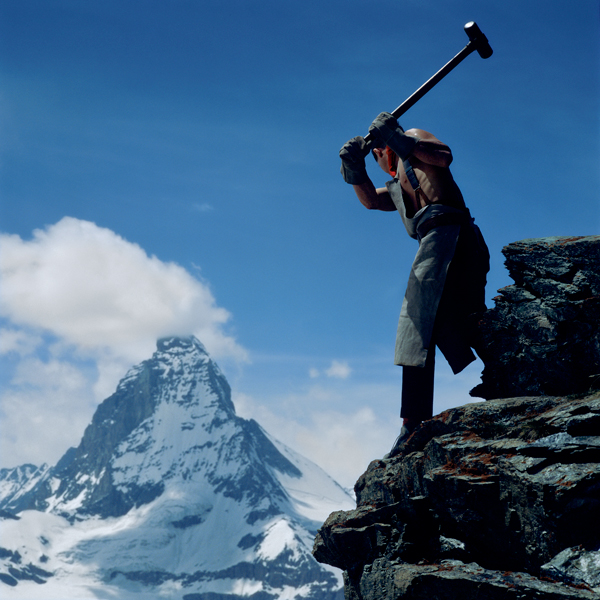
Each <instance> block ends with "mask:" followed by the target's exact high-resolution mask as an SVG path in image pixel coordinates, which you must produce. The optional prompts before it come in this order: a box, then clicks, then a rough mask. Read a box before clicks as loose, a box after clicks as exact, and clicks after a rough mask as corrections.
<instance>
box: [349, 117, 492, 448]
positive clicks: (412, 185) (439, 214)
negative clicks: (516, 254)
mask: <svg viewBox="0 0 600 600" xmlns="http://www.w3.org/2000/svg"><path fill="white" fill-rule="evenodd" d="M369 133H370V134H371V137H372V138H373V143H372V144H371V145H372V153H373V156H374V157H375V160H376V161H377V163H378V165H379V166H380V167H381V168H382V169H383V170H384V171H385V172H386V173H388V174H390V175H391V176H392V177H393V179H392V180H391V181H389V182H388V183H387V184H386V187H385V188H375V186H374V185H373V183H372V181H371V180H370V178H369V176H368V175H367V171H366V165H365V156H366V155H367V154H368V153H369V149H368V148H367V144H366V143H365V140H364V138H362V137H356V138H353V139H351V140H350V141H349V142H347V143H346V144H345V145H344V146H343V147H342V149H341V150H340V157H341V159H342V169H341V171H342V175H343V177H344V180H345V181H346V182H347V183H350V184H352V185H353V187H354V191H355V192H356V195H357V197H358V199H359V200H360V202H361V203H362V204H363V205H364V206H365V207H366V208H368V209H376V210H383V211H395V210H397V211H398V212H399V213H400V216H401V217H402V220H403V222H404V225H405V227H406V230H407V232H408V234H409V235H410V236H411V237H413V238H415V239H417V240H418V241H419V250H418V251H417V255H416V257H415V259H414V262H413V266H412V269H411V274H410V277H409V280H408V285H407V290H406V294H405V297H404V301H403V304H402V310H401V312H400V319H399V323H398V332H397V335H396V353H395V360H394V362H395V364H397V365H401V366H402V367H403V373H402V407H401V411H400V416H401V418H402V419H403V425H402V429H401V431H400V436H399V437H398V439H397V440H396V442H395V444H394V446H393V448H392V451H391V452H390V453H389V454H388V455H387V456H388V457H390V456H394V455H396V454H398V453H399V452H400V451H401V450H402V448H403V446H404V444H405V442H406V440H407V439H408V438H409V437H410V436H411V435H412V433H413V432H414V431H415V430H416V429H417V427H418V426H419V424H420V423H421V422H422V421H424V420H427V419H430V418H431V417H432V416H433V380H434V369H435V348H436V346H437V347H439V349H440V350H441V352H442V354H443V355H444V357H445V358H446V359H447V360H448V362H449V363H450V366H451V368H452V370H453V372H454V373H459V372H460V371H462V370H463V369H464V368H465V367H466V366H467V365H468V364H469V363H471V362H472V361H473V360H475V355H474V354H473V351H472V350H471V346H472V344H473V341H472V335H471V331H470V330H471V328H472V325H473V323H472V321H473V315H474V314H476V313H479V312H482V311H484V310H485V283H486V274H487V272H488V270H489V253H488V250H487V247H486V245H485V242H484V240H483V237H482V236H481V232H480V231H479V228H478V227H477V226H476V225H475V224H474V220H473V219H472V218H471V214H470V212H469V210H468V209H467V207H466V206H465V202H464V199H463V196H462V194H461V192H460V189H459V188H458V186H457V185H456V183H455V181H454V179H453V177H452V174H451V173H450V169H449V166H450V164H451V163H452V152H451V151H450V148H449V147H448V146H447V145H446V144H444V143H442V142H440V140H438V139H437V138H436V137H435V136H434V135H432V134H431V133H428V132H427V131H424V130H422V129H409V130H408V131H406V132H405V131H404V130H403V129H402V127H401V126H400V125H399V124H398V123H397V121H396V119H394V117H393V116H392V115H391V114H389V113H381V114H380V115H379V116H378V117H377V118H376V119H375V120H374V121H373V123H372V125H371V127H370V128H369Z"/></svg>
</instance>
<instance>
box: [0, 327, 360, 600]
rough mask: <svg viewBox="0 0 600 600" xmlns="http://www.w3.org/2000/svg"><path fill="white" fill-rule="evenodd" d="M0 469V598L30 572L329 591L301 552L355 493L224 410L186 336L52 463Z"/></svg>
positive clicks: (187, 597)
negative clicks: (0, 482)
mask: <svg viewBox="0 0 600 600" xmlns="http://www.w3.org/2000/svg"><path fill="white" fill-rule="evenodd" d="M13 471H14V472H13ZM4 476H5V477H4V483H3V485H4V487H3V488H1V489H3V490H4V491H5V492H6V493H5V494H4V495H3V496H2V497H0V509H2V510H3V511H4V512H3V513H2V515H0V517H4V518H2V519H0V523H1V526H2V531H1V536H2V537H1V539H2V541H1V543H0V545H1V546H2V548H0V590H1V591H0V594H1V595H2V597H5V594H6V597H13V598H21V597H23V598H32V597H40V595H39V594H40V587H39V586H40V585H41V584H44V585H43V590H44V592H43V593H44V597H62V598H77V599H78V600H79V599H82V598H98V597H107V596H108V595H112V596H114V597H118V598H120V599H121V600H123V599H125V598H135V599H142V598H148V599H150V598H152V599H155V598H157V597H168V598H173V599H176V600H182V599H183V600H239V599H240V598H247V597H253V598H254V599H255V600H274V599H275V598H288V597H289V598H294V597H297V598H298V599H300V598H311V599H312V598H314V599H315V600H316V599H322V600H333V599H334V598H336V597H338V596H339V595H340V590H341V576H340V574H339V572H337V571H336V570H335V569H331V568H323V566H321V565H319V564H318V563H317V562H316V561H315V560H314V558H313V557H312V556H311V553H310V550H311V546H312V539H313V538H314V535H315V533H316V530H317V527H318V525H319V524H320V523H321V522H322V520H323V519H324V518H325V516H326V515H327V514H328V513H329V512H330V511H331V510H332V509H333V508H334V507H337V506H339V504H343V505H345V506H346V507H350V506H353V505H354V502H353V500H352V499H351V498H350V497H349V496H348V494H347V493H346V492H345V491H344V490H342V489H341V488H340V487H339V486H338V485H337V484H336V483H335V482H334V481H333V480H332V479H331V478H329V477H328V476H327V475H326V474H325V473H324V472H323V471H322V470H321V469H319V468H318V467H317V466H316V465H314V464H313V463H311V462H310V461H308V460H306V459H304V458H303V457H301V456H299V455H297V454H296V453H294V452H292V451H291V450H290V449H288V448H286V447H285V446H284V445H282V444H281V443H279V442H278V441H277V440H275V439H273V438H271V437H270V436H269V435H268V434H267V433H266V432H265V431H264V430H263V429H262V428H261V427H260V426H259V425H258V424H257V423H256V422H255V421H252V420H245V419H242V418H240V417H238V416H237V415H236V414H235V409H234V406H233V403H232V402H231V398H230V390H229V385H228V383H227V381H226V379H225V377H224V376H223V374H222V373H221V372H220V370H219V368H218V367H217V365H216V364H215V363H214V362H213V361H212V360H211V359H210V357H209V356H208V354H207V353H206V351H205V349H204V347H203V346H202V344H201V343H200V342H199V341H198V340H196V339H195V338H186V339H181V338H173V339H165V340H161V341H159V343H158V348H157V351H156V353H155V354H154V356H153V357H152V358H151V359H150V360H147V361H144V362H143V363H142V364H140V365H138V366H137V367H134V368H133V369H131V370H130V371H129V373H128V374H127V375H126V376H125V378H124V379H123V380H122V381H121V382H120V383H119V385H118V388H117V390H116V392H115V393H114V394H113V395H112V396H110V397H109V398H107V399H106V400H105V401H104V402H103V403H102V404H101V405H100V406H99V407H98V409H97V411H96V413H95V415H94V417H93V419H92V422H91V424H90V425H89V426H88V427H87V429H86V431H85V433H84V435H83V438H82V440H81V443H80V445H79V446H78V447H77V448H71V449H70V450H69V451H68V452H67V453H66V454H65V455H64V456H63V458H62V459H61V460H60V461H59V462H58V463H57V465H55V466H54V467H50V468H44V469H39V470H37V469H35V468H33V467H31V466H30V467H27V468H21V469H18V470H11V472H8V471H7V472H6V473H4ZM2 588H4V589H2Z"/></svg>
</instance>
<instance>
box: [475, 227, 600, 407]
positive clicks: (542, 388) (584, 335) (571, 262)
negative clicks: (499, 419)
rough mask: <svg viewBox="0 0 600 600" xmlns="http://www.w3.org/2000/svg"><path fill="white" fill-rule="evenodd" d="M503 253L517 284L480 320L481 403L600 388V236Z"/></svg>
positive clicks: (542, 242)
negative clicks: (487, 400)
mask: <svg viewBox="0 0 600 600" xmlns="http://www.w3.org/2000/svg"><path fill="white" fill-rule="evenodd" d="M502 253H503V254H504V256H505V258H506V267H507V269H508V272H509V274H510V276H511V278H512V279H514V281H515V284H514V285H509V286H507V287H505V288H502V289H501V290H499V292H500V296H498V297H496V298H495V303H496V306H495V307H494V308H493V309H491V310H488V311H487V312H486V313H485V314H484V315H483V317H482V319H481V320H480V322H479V334H480V340H479V344H480V348H478V351H479V352H480V355H481V357H482V359H483V361H484V363H485V368H484V370H483V375H482V378H481V379H482V384H481V385H480V386H477V387H476V388H475V389H474V390H473V391H472V392H471V393H472V395H473V396H477V397H481V398H486V399H490V398H510V397H515V396H523V395H543V394H546V395H550V396H552V395H559V394H573V393H579V392H585V391H587V390H588V389H589V388H590V387H594V388H595V389H599V388H600V327H599V326H598V323H600V236H584V237H551V238H542V239H534V240H523V241H520V242H515V243H513V244H509V245H508V246H506V247H505V248H504V249H503V250H502Z"/></svg>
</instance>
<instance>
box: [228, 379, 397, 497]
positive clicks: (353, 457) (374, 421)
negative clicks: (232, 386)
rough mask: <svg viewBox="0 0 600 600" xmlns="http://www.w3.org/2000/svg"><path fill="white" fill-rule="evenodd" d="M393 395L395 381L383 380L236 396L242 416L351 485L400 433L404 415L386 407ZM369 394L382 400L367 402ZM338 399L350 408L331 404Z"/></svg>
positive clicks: (340, 481) (346, 485) (237, 409)
mask: <svg viewBox="0 0 600 600" xmlns="http://www.w3.org/2000/svg"><path fill="white" fill-rule="evenodd" d="M395 396H397V389H396V388H395V387H389V388H388V387H387V386H382V385H361V386H356V387H349V388H348V389H345V390H343V391H341V392H340V391H339V390H327V389H325V388H323V387H320V386H312V387H310V388H309V389H308V390H306V391H304V392H303V393H295V394H291V395H288V396H278V397H277V398H264V397H263V398H261V399H260V400H256V399H255V398H254V397H252V396H251V395H249V394H243V393H240V392H236V391H234V394H233V401H234V403H235V407H236V411H237V413H238V414H239V415H240V416H241V417H244V418H247V419H249V418H253V419H255V420H256V421H258V423H260V425H261V426H262V427H264V428H265V429H266V431H268V432H269V433H270V434H273V435H274V436H275V437H276V438H277V439H278V440H280V441H281V442H283V443H284V444H286V445H287V446H289V447H290V448H292V449H293V450H295V451H296V452H299V453H300V454H302V455H303V456H305V457H307V458H308V459H310V460H312V461H313V462H314V463H316V464H317V465H319V466H320V467H321V468H322V469H324V470H325V472H327V473H328V474H329V475H331V476H332V477H333V478H334V479H335V480H336V481H337V482H338V483H340V484H341V485H343V486H345V487H347V488H352V487H353V486H354V483H355V482H356V480H357V479H358V477H359V476H360V475H361V473H363V472H364V471H365V470H366V468H367V467H368V465H369V463H370V462H371V461H372V460H374V459H376V458H381V457H382V456H383V455H384V454H385V453H386V452H388V451H389V449H390V448H391V447H392V444H393V442H394V440H395V439H396V436H397V435H398V432H399V430H400V419H399V418H390V414H393V413H390V412H389V411H388V410H386V408H385V407H386V405H388V404H389V401H386V400H387V399H389V398H390V397H391V398H392V403H393V402H394V401H395ZM369 399H378V400H377V402H376V403H375V404H374V405H373V406H367V405H366V404H365V402H366V401H367V400H369ZM340 404H342V405H345V406H348V407H352V409H348V410H343V409H342V410H339V409H337V408H333V407H330V406H333V405H335V406H339V405H340ZM324 406H327V408H323V407H324ZM271 407H273V408H271ZM275 407H276V408H275ZM396 415H397V412H396V413H395V415H394V416H396Z"/></svg>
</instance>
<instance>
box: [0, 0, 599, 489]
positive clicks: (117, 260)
mask: <svg viewBox="0 0 600 600" xmlns="http://www.w3.org/2000/svg"><path fill="white" fill-rule="evenodd" d="M472 20H473V21H476V22H477V24H478V25H479V27H480V28H481V29H482V31H483V32H484V33H485V34H486V36H487V37H488V39H489V41H490V44H491V46H492V48H493V50H494V54H493V55H492V57H490V58H489V59H487V60H483V59H482V58H480V57H479V55H478V54H477V53H474V54H472V55H470V56H469V57H468V58H466V59H465V60H464V61H463V62H462V63H461V64H460V65H459V66H458V67H457V68H456V69H455V70H454V71H452V72H451V73H450V74H449V75H448V76H447V77H446V78H445V79H444V80H443V81H442V82H440V83H439V84H438V85H437V86H436V87H434V88H433V89H432V90H431V91H430V92H429V93H428V94H427V95H426V96H425V97H424V98H423V99H421V100H420V101H419V102H418V103H417V104H416V105H415V106H413V107H412V108H411V109H410V110H409V111H408V112H407V113H406V114H405V115H404V116H403V117H401V119H400V122H401V124H402V125H403V126H404V127H405V128H410V127H418V128H421V129H425V130H427V131H430V132H432V133H433V134H434V135H435V136H436V137H437V138H439V139H440V140H442V141H443V142H445V143H447V144H448V145H449V146H450V147H451V149H452V152H453V155H454V163H453V165H452V167H451V170H452V173H453V175H454V177H455V179H456V181H457V183H458V185H459V186H460V188H461V190H462V192H463V195H464V196H465V199H466V202H467V205H468V206H469V208H470V210H471V212H472V214H473V216H474V217H475V219H476V222H477V223H478V224H479V226H480V227H481V229H482V231H483V233H484V236H485V238H486V241H487V243H488V246H489V248H490V252H491V255H492V260H491V272H490V274H489V278H488V287H487V304H488V307H490V308H491V307H493V306H494V301H493V298H494V296H496V295H497V290H498V289H499V288H501V287H503V286H506V285H510V284H511V283H512V280H511V279H510V277H509V276H508V273H507V271H506V269H505V268H504V266H503V256H502V254H501V250H502V248H503V247H504V246H505V245H507V244H509V243H511V242H513V241H517V240H521V239H526V238H537V237H545V236H556V235H566V236H573V235H596V234H599V233H600V201H599V200H600V198H599V192H598V190H599V189H600V185H599V184H600V170H599V168H598V167H599V164H600V163H599V158H600V144H599V140H600V135H599V134H600V121H599V115H600V111H599V108H600V102H599V99H600V75H599V74H600V69H599V67H600V59H599V58H600V45H599V7H598V3H597V2H596V0H578V2H567V1H566V0H561V1H558V0H550V1H548V0H546V1H543V2H542V1H541V0H530V1H529V2H523V1H522V0H505V1H504V2H492V1H484V0H448V1H444V2H440V1H434V0H418V1H417V0H406V1H403V2H402V1H399V0H376V1H372V2H365V1H364V0H344V1H341V0H319V1H315V0H306V1H304V2H301V3H300V2H281V1H280V2H275V1H273V0H260V1H255V0H243V1H241V0H231V1H229V2H226V3H225V2H222V1H220V0H219V1H216V0H203V1H199V0H197V1H191V0H190V1H182V0H171V1H170V2H157V1H153V0H144V1H141V0H119V1H118V2H117V1H114V0H103V1H102V2H99V1H96V0H89V1H87V2H80V1H77V0H53V1H52V2H48V1H47V0H5V1H4V2H3V3H2V5H1V7H0V394H1V396H0V436H1V439H0V444H1V445H0V467H3V468H4V467H6V468H8V467H14V466H16V465H19V464H23V463H33V464H36V465H39V464H41V463H43V462H47V463H50V464H54V463H55V462H56V461H57V460H58V459H59V458H60V456H62V454H63V453H64V452H65V451H66V450H67V448H68V447H70V446H76V445H78V443H79V440H80V438H81V436H82V434H83V431H84V429H85V427H86V425H87V424H88V423H89V422H90V420H91V417H92V415H93V413H94V410H95V408H96V406H97V405H98V403H99V402H101V401H102V400H103V399H104V398H106V397H108V396H109V395H110V394H111V393H112V392H113V391H114V389H115V387H116V385H117V383H118V381H119V379H120V378H121V377H123V376H124V374H125V372H126V371H127V369H128V368H129V367H131V366H132V365H134V364H137V363H139V362H140V361H142V360H144V359H147V358H149V357H150V356H151V354H152V353H153V351H154V349H155V343H156V340H157V339H158V338H160V337H163V336H168V335H190V334H193V335H196V336H197V337H198V338H199V339H200V340H201V341H202V342H203V343H204V344H205V345H206V347H207V349H208V350H209V352H210V353H211V355H212V356H213V358H214V359H215V360H216V361H217V363H218V364H219V365H220V366H221V368H222V370H223V371H224V372H225V374H226V376H227V378H228V380H229V382H230V384H231V386H232V390H233V399H234V402H235V404H236V408H237V411H238V414H240V415H241V416H243V417H245V418H255V419H256V420H257V421H258V422H259V423H260V424H261V425H262V426H263V427H264V428H265V429H266V430H267V431H268V432H269V433H271V434H272V435H274V436H275V437H277V438H278V439H280V440H281V441H282V442H284V443H286V444H287V445H288V446H290V447H291V448H293V449H294V450H297V451H299V452H301V453H302V454H304V455H305V456H306V457H308V458H310V459H311V460H313V461H315V462H316V463H317V464H319V465H320V466H322V467H323V468H324V469H325V470H326V471H327V472H329V473H330V474H331V475H332V476H333V477H334V478H336V479H337V480H338V481H339V482H340V483H341V484H342V485H345V486H347V487H352V486H353V484H354V482H355V480H356V479H357V478H358V476H359V475H360V474H361V473H362V472H363V471H364V470H365V468H366V467H367V465H368V464H369V462H370V461H371V460H373V459H375V458H379V457H381V456H382V455H383V454H384V453H385V452H387V451H388V450H389V448H390V447H391V445H392V443H393V441H394V439H395V437H396V435H397V433H398V431H399V428H400V419H399V416H398V414H399V406H400V384H401V369H399V368H398V367H396V366H394V365H393V352H394V340H395V332H396V325H397V320H398V314H399V311H400V306H401V302H402V297H403V294H404V289H405V284H406V280H407V278H408V273H409V270H410V266H411V263H412V259H413V257H414V255H415V253H416V249H417V248H416V242H415V241H414V240H412V239H410V238H409V237H408V236H407V235H406V233H405V231H404V228H403V226H402V223H401V220H400V217H399V215H398V214H397V213H388V212H378V211H367V210H366V209H364V208H363V207H362V206H361V205H360V203H359V202H358V200H357V199H356V197H355V196H354V194H353V191H352V189H351V187H350V186H348V185H347V184H345V183H344V181H343V180H342V178H341V175H340V172H339V167H340V161H339V156H338V151H339V148H340V147H341V146H342V145H343V143H344V142H345V141H346V140H348V139H349V138H351V137H354V136H356V135H364V134H366V132H367V131H368V127H369V124H370V123H371V121H372V120H373V118H375V116H377V114H378V113H379V112H381V111H392V110H393V109H394V108H396V107H397V106H398V105H400V104H401V103H402V102H403V101H404V100H405V99H406V98H407V97H409V96H410V95H411V94H412V93H413V92H414V91H415V90H416V89H417V88H418V87H420V86H421V84H423V83H424V82H425V81H426V80H427V79H429V77H431V76H432V75H433V74H434V73H435V72H437V71H438V70H439V69H440V68H441V67H442V66H443V65H444V64H445V63H446V62H447V61H449V60H450V59H451V58H452V57H453V56H454V55H455V54H457V53H458V52H459V51H460V50H461V49H462V48H463V47H464V46H465V45H466V43H467V42H468V38H467V36H466V34H465V33H464V31H463V27H464V25H465V24H466V23H467V22H469V21H472ZM367 164H368V168H369V172H370V174H371V176H372V178H373V181H374V182H375V184H376V185H377V186H380V185H383V184H384V182H385V179H386V176H385V174H384V173H383V172H381V171H379V170H378V169H377V165H376V164H375V163H374V162H373V161H369V162H368V163H367ZM482 368H483V365H482V363H481V362H480V361H477V362H475V363H473V364H472V365H471V366H469V367H468V368H467V369H466V370H465V371H464V372H463V373H461V374H460V375H458V376H453V375H452V374H451V371H450V369H449V368H448V366H447V365H446V363H445V361H444V360H443V358H442V357H441V356H439V360H438V367H437V373H436V396H435V406H434V411H435V412H436V413H439V412H441V411H442V410H445V409H447V408H451V407H453V406H460V405H462V404H464V403H466V402H471V401H474V400H475V399H473V398H471V397H470V396H469V394H468V392H469V390H470V389H471V388H472V387H474V386H475V385H477V383H479V378H480V374H481V370H482Z"/></svg>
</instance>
